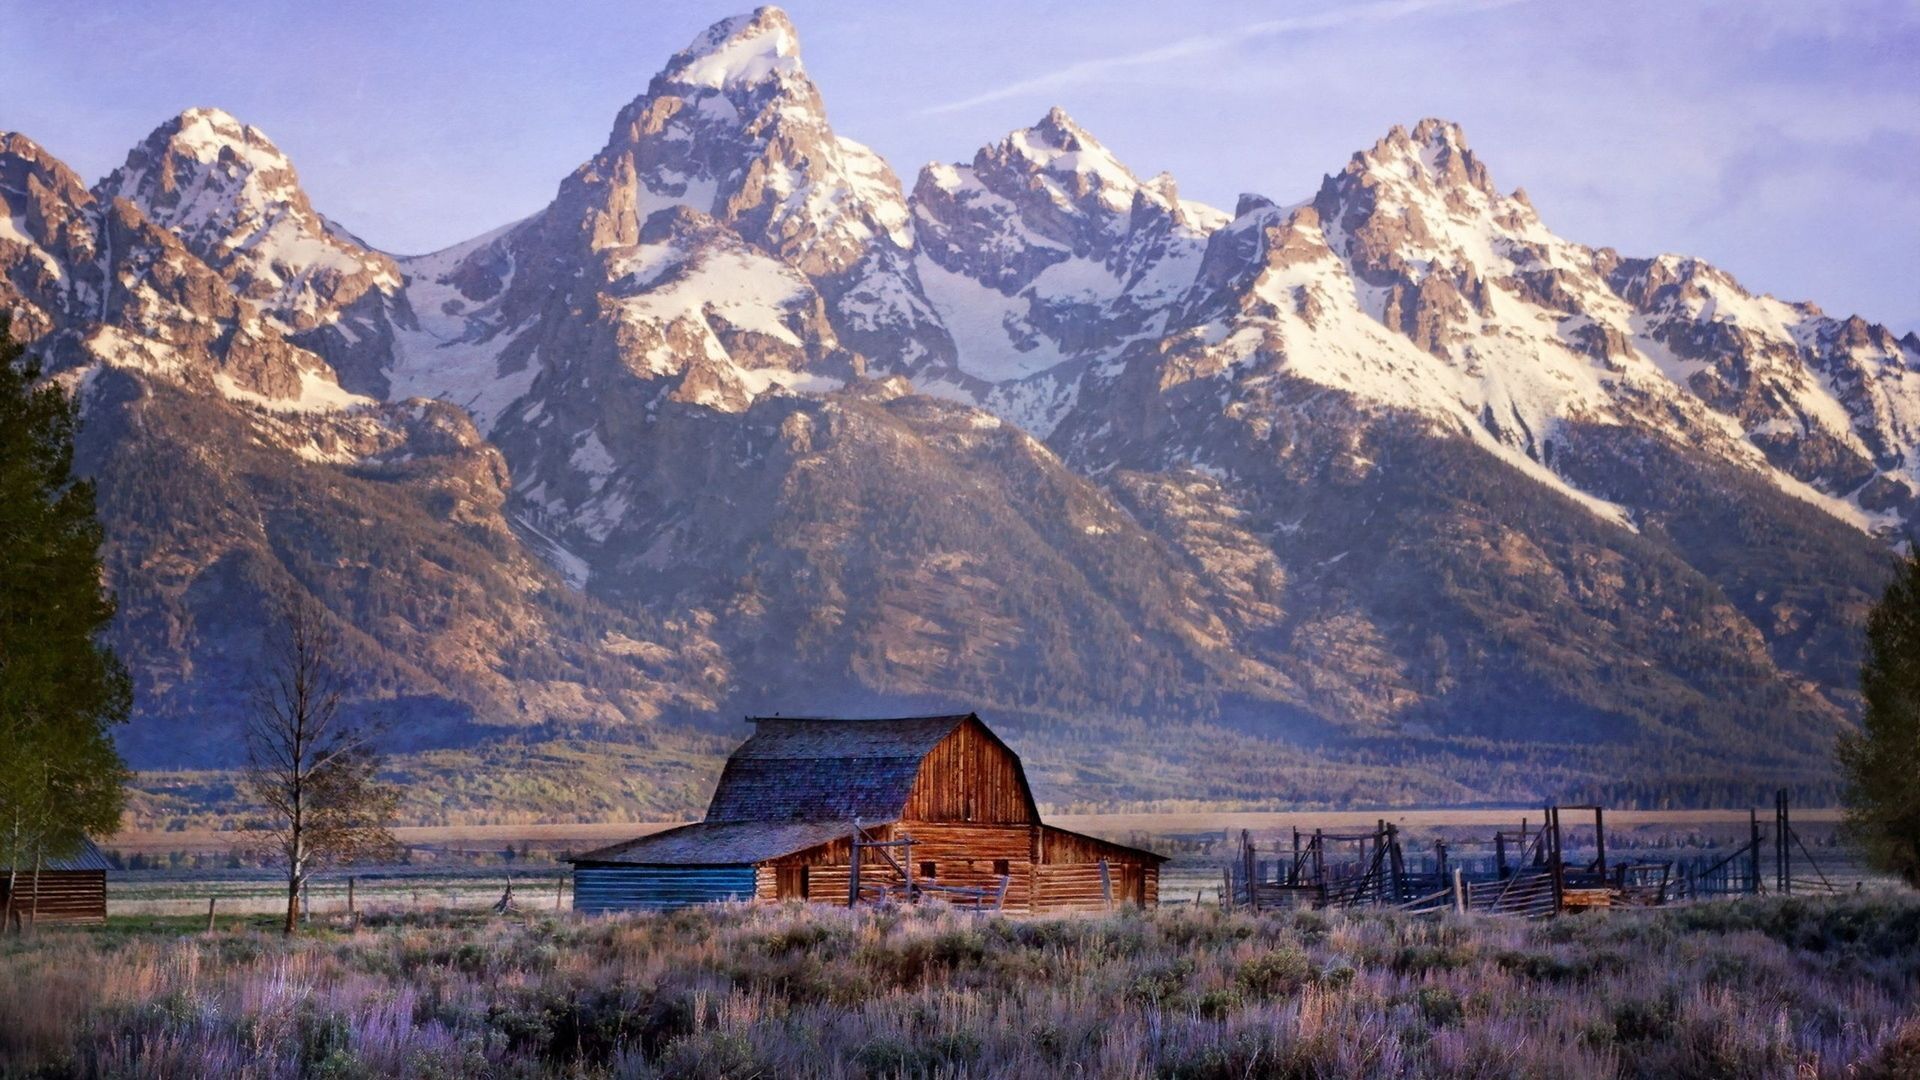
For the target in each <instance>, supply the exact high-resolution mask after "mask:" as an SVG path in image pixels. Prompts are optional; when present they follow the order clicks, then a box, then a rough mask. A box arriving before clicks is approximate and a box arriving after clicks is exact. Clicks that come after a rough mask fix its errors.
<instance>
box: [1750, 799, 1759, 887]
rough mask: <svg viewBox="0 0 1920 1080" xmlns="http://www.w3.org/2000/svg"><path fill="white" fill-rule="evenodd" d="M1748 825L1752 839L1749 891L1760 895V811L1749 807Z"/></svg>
mask: <svg viewBox="0 0 1920 1080" xmlns="http://www.w3.org/2000/svg"><path fill="white" fill-rule="evenodd" d="M1747 827H1748V829H1749V830H1750V831H1751V834H1752V839H1751V841H1750V846H1749V847H1748V848H1747V874H1748V878H1747V891H1748V892H1750V893H1753V894H1754V895H1755V896H1758V895H1760V811H1758V810H1755V809H1753V808H1752V807H1748V808H1747Z"/></svg>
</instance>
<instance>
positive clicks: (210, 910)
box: [207, 896, 213, 934]
mask: <svg viewBox="0 0 1920 1080" xmlns="http://www.w3.org/2000/svg"><path fill="white" fill-rule="evenodd" d="M207 933H209V934H211V933H213V897H211V896H209V897H207Z"/></svg>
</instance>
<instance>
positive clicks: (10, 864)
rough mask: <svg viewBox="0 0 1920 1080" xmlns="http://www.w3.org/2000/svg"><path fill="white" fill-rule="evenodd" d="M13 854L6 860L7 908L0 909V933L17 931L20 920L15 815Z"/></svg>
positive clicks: (16, 822)
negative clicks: (18, 914) (17, 914)
mask: <svg viewBox="0 0 1920 1080" xmlns="http://www.w3.org/2000/svg"><path fill="white" fill-rule="evenodd" d="M11 850H12V852H13V854H12V855H11V856H10V857H9V858H8V859H7V906H6V907H5V908H0V933H5V932H7V931H9V930H18V929H19V928H20V920H19V918H18V917H17V916H16V909H17V908H18V906H19V905H18V902H17V901H16V899H15V898H16V897H17V896H19V895H20V817H19V815H18V814H17V813H16V814H15V815H14V819H13V847H12V849H11Z"/></svg>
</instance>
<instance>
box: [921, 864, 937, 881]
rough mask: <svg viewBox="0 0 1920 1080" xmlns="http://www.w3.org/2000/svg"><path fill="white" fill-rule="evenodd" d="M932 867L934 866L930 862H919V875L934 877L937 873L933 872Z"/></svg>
mask: <svg viewBox="0 0 1920 1080" xmlns="http://www.w3.org/2000/svg"><path fill="white" fill-rule="evenodd" d="M934 869H935V867H934V865H933V864H932V863H930V862H923V863H921V864H920V876H921V877H923V878H931V877H935V876H937V875H936V874H935V873H934Z"/></svg>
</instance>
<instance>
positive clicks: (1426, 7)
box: [921, 0, 1528, 116]
mask: <svg viewBox="0 0 1920 1080" xmlns="http://www.w3.org/2000/svg"><path fill="white" fill-rule="evenodd" d="M1526 2H1528V0H1384V2H1378V3H1370V4H1354V5H1344V4H1343V5H1341V6H1338V7H1334V8H1331V9H1329V10H1327V11H1320V12H1314V13H1312V14H1308V15H1292V16H1288V17H1286V18H1280V19H1265V20H1262V21H1260V22H1256V23H1250V24H1248V25H1246V26H1241V27H1236V28H1235V29H1233V30H1231V31H1228V32H1226V33H1220V34H1196V35H1193V36H1191V37H1185V38H1181V39H1179V40H1178V41H1173V42H1169V43H1168V44H1166V45H1161V46H1159V47H1157V48H1152V49H1143V50H1141V51H1139V52H1131V53H1120V54H1117V55H1114V56H1101V57H1095V58H1094V59H1092V60H1082V61H1080V62H1078V63H1075V64H1069V65H1067V66H1066V67H1063V68H1058V69H1056V70H1053V71H1050V72H1048V73H1047V74H1045V75H1039V76H1035V77H1034V78H1031V79H1021V80H1019V81H1017V82H1012V83H1008V84H1006V85H1005V86H1002V87H999V88H998V89H994V90H989V91H987V92H986V93H984V94H975V95H973V96H972V97H967V98H961V99H960V100H958V101H949V102H946V103H944V104H940V105H934V106H931V107H929V108H926V109H922V110H921V115H923V116H933V115H937V114H941V113H952V112H959V111H961V110H963V109H971V108H973V107H975V106H977V105H985V104H987V103H989V102H994V101H1005V100H1006V99H1008V98H1014V97H1022V96H1024V95H1027V94H1032V93H1035V92H1037V91H1043V90H1057V89H1059V88H1061V87H1065V86H1076V85H1080V84H1083V83H1089V82H1095V81H1098V80H1100V79H1102V78H1105V77H1108V76H1111V75H1113V74H1114V73H1115V72H1119V71H1125V70H1127V69H1129V68H1141V67H1151V66H1153V65H1155V64H1165V63H1168V62H1170V61H1176V60H1191V59H1194V58H1196V57H1200V56H1205V55H1206V54H1208V53H1214V52H1219V51H1221V50H1223V49H1229V48H1232V47H1234V46H1236V45H1240V44H1244V43H1245V42H1246V41H1248V40H1249V39H1251V38H1263V37H1277V36H1280V35H1284V34H1293V33H1300V32H1303V31H1313V30H1337V29H1341V28H1344V27H1349V26H1361V25H1367V24H1371V23H1386V22H1393V21H1395V20H1398V19H1404V18H1408V17H1410V16H1415V15H1425V14H1434V15H1453V14H1463V13H1467V12H1475V11H1487V10H1490V9H1493V8H1502V7H1508V6H1510V5H1513V4H1518V3H1526Z"/></svg>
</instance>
